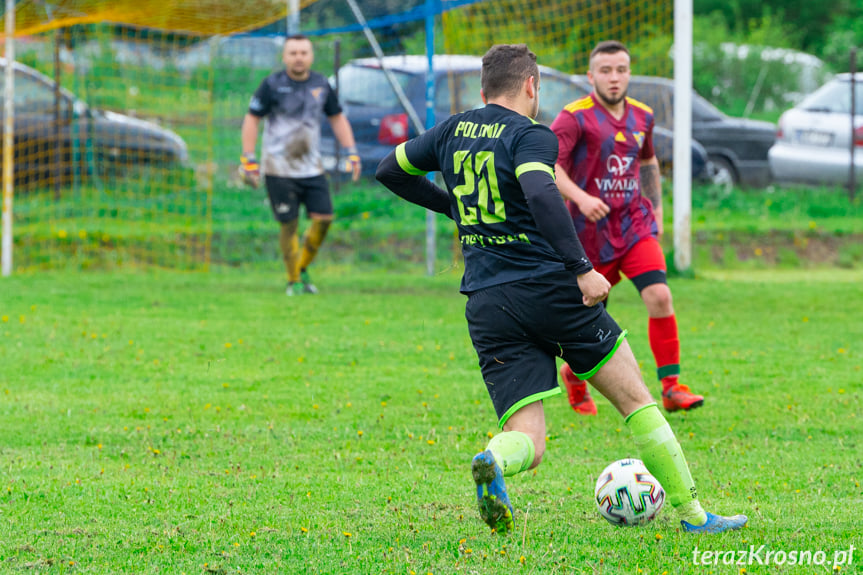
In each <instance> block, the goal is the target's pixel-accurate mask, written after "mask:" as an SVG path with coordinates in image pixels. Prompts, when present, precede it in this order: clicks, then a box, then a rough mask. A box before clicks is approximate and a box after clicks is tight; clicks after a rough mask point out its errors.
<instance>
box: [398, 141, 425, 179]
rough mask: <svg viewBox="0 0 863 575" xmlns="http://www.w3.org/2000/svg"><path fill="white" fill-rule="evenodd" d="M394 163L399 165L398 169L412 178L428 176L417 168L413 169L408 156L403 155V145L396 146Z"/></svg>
mask: <svg viewBox="0 0 863 575" xmlns="http://www.w3.org/2000/svg"><path fill="white" fill-rule="evenodd" d="M396 161H397V162H398V163H399V167H400V168H401V169H403V170H404V171H405V172H406V173H408V174H410V175H412V176H424V175H426V174H428V172H424V171H423V170H420V169H419V168H415V167H414V165H413V164H411V161H410V160H408V156H407V154H406V153H405V144H404V143H401V144H399V145H398V146H396Z"/></svg>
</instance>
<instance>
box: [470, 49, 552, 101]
mask: <svg viewBox="0 0 863 575" xmlns="http://www.w3.org/2000/svg"><path fill="white" fill-rule="evenodd" d="M531 76H533V77H534V78H536V82H537V83H538V82H539V66H538V65H537V64H536V54H534V53H533V52H531V51H530V50H529V49H528V47H527V45H526V44H496V45H494V46H492V47H491V48H489V50H488V52H486V53H485V56H483V57H482V72H481V73H480V85H481V86H482V91H483V94H485V97H486V98H496V97H498V96H507V95H513V94H515V93H517V92H518V90H519V89H520V88H521V86H522V84H523V83H524V81H525V80H527V79H528V78H530V77H531Z"/></svg>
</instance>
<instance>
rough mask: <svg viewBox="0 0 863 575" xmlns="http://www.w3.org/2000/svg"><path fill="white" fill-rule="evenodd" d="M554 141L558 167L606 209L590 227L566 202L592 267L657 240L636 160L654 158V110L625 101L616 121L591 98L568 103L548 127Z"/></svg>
mask: <svg viewBox="0 0 863 575" xmlns="http://www.w3.org/2000/svg"><path fill="white" fill-rule="evenodd" d="M551 129H552V131H554V133H555V135H556V136H557V139H558V142H559V153H558V157H557V163H558V164H560V166H561V167H563V169H564V170H565V171H566V173H567V174H568V175H569V177H570V178H571V179H572V181H573V182H575V183H576V184H577V185H578V186H579V187H580V188H581V189H583V190H585V191H586V192H587V193H589V194H590V195H592V196H596V197H598V198H601V199H602V201H604V202H605V203H606V204H608V206H609V207H610V208H611V211H610V212H609V214H608V215H607V216H606V217H605V218H603V219H601V220H600V221H598V222H596V223H593V222H591V221H589V220H588V219H587V218H585V217H584V215H582V213H581V212H580V211H579V210H578V207H577V206H576V205H575V204H574V203H573V202H570V201H567V202H566V203H567V207H568V208H569V211H570V214H571V215H572V219H573V222H574V223H575V229H576V231H577V232H578V237H579V239H580V240H581V243H582V245H583V246H584V250H585V252H586V253H587V257H588V258H589V259H590V261H591V262H593V263H594V264H598V263H606V262H610V261H613V260H615V259H618V258H620V257H622V256H623V254H625V253H626V252H627V251H628V250H629V249H630V248H631V247H632V246H634V245H635V244H636V243H638V242H639V241H641V240H642V239H644V238H646V237H648V236H650V235H653V236H656V235H657V231H658V229H657V226H656V220H655V219H654V217H653V206H652V204H651V203H650V200H648V199H647V198H646V197H644V196H643V195H642V194H641V179H640V175H639V170H640V167H641V160H647V159H650V158H652V157H653V156H655V155H656V154H655V152H654V149H653V110H652V109H651V108H650V107H649V106H647V105H645V104H642V103H641V102H639V101H637V100H633V99H632V98H626V104H625V106H624V113H623V116H622V117H621V118H620V119H619V120H618V119H616V118H614V117H613V116H612V115H611V113H610V112H609V111H608V110H606V109H605V108H604V107H603V106H602V105H601V104H600V103H599V102H598V101H597V100H596V96H595V94H594V93H591V94H590V95H589V96H586V97H584V98H581V99H580V100H576V101H574V102H572V103H570V104H568V105H567V106H566V107H565V108H564V109H563V110H562V111H561V112H560V114H558V116H557V118H555V120H554V122H552V124H551Z"/></svg>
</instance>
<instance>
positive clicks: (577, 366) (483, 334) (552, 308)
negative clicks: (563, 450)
mask: <svg viewBox="0 0 863 575" xmlns="http://www.w3.org/2000/svg"><path fill="white" fill-rule="evenodd" d="M465 317H466V318H467V322H468V329H469V330H470V337H471V340H472V341H473V345H474V348H475V349H476V352H477V355H479V366H480V369H481V370H482V377H483V379H484V380H485V384H486V388H487V389H488V393H489V396H491V401H492V403H493V404H494V409H495V411H496V412H497V417H498V425H499V426H500V427H501V429H503V425H504V423H506V420H507V419H509V417H510V416H511V415H512V414H513V413H515V412H516V411H518V410H519V409H520V408H522V407H524V406H525V405H528V404H530V403H533V402H535V401H539V400H542V399H544V398H546V397H550V396H552V395H557V394H558V393H560V392H561V389H560V386H559V385H558V382H557V363H556V361H555V357H562V358H563V359H564V361H566V362H567V363H568V364H569V366H570V367H571V368H572V370H573V372H575V374H576V375H578V376H579V377H580V378H581V379H587V378H589V377H591V376H593V374H594V373H596V371H597V370H598V369H599V368H600V367H602V365H604V364H605V362H606V361H608V359H609V358H610V357H611V356H612V355H613V354H614V352H615V350H616V349H617V347H618V346H619V345H620V343H621V342H622V341H623V337H624V336H625V332H624V331H622V330H621V329H620V326H618V325H617V322H615V321H614V320H613V319H612V318H611V316H609V315H608V313H607V312H606V311H605V306H604V305H602V304H598V305H596V306H594V307H587V306H585V305H584V304H583V303H582V293H581V290H580V289H579V288H578V284H577V283H576V275H575V274H573V273H571V272H560V273H555V274H548V275H543V276H540V277H537V278H531V279H527V280H521V281H517V282H512V283H506V284H501V285H497V286H492V287H489V288H486V289H482V290H479V291H477V292H473V293H471V294H469V295H468V300H467V305H466V306H465Z"/></svg>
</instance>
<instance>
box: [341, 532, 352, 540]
mask: <svg viewBox="0 0 863 575" xmlns="http://www.w3.org/2000/svg"><path fill="white" fill-rule="evenodd" d="M342 535H344V536H345V537H347V538H351V537H353V534H351V533H348V532H347V531H342Z"/></svg>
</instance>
